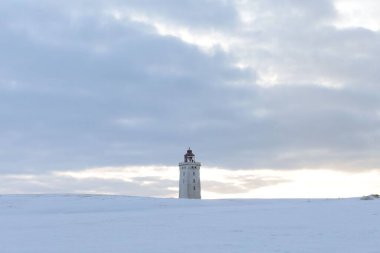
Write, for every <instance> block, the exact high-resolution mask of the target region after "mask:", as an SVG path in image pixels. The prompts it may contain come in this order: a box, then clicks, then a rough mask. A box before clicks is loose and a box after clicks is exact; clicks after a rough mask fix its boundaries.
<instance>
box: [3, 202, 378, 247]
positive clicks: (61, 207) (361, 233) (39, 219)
mask: <svg viewBox="0 0 380 253" xmlns="http://www.w3.org/2000/svg"><path fill="white" fill-rule="evenodd" d="M0 252H1V253H16V252H17V253H21V252H23V253H45V252H46V253H58V252H59V253H131V252H133V253H134V252H179V253H180V252H189V253H200V252H207V253H212V252H218V253H220V252H258V253H271V252H289V253H295V252H300V253H307V252H318V253H321V252H324V253H327V252H331V253H350V252H352V253H379V252H380V200H368V201H363V200H359V199H335V200H236V199H235V200H178V199H155V198H137V197H125V196H94V195H13V196H12V195H3V196H0Z"/></svg>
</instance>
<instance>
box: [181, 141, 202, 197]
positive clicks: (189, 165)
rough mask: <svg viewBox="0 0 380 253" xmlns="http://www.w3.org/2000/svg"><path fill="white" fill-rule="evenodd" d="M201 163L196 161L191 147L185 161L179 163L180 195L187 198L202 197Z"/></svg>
mask: <svg viewBox="0 0 380 253" xmlns="http://www.w3.org/2000/svg"><path fill="white" fill-rule="evenodd" d="M200 168H201V163H200V162H196V161H195V155H194V154H193V151H192V150H191V149H190V148H189V149H188V150H187V152H186V154H185V156H184V161H183V162H181V163H179V197H180V198H185V199H200V198H201V178H200V173H199V169H200Z"/></svg>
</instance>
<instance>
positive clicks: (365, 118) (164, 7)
mask: <svg viewBox="0 0 380 253" xmlns="http://www.w3.org/2000/svg"><path fill="white" fill-rule="evenodd" d="M184 10H186V11H184ZM209 10H213V11H209ZM340 11H341V10H340V9H339V8H337V5H336V4H334V3H333V2H331V1H318V3H312V2H302V1H293V0H287V1H283V2H282V3H281V4H278V2H277V1H254V2H252V1H201V2H197V3H194V2H193V1H185V2H183V1H182V2H181V3H180V2H177V1H164V2H160V3H158V2H153V1H129V2H128V3H125V2H123V1H107V3H105V2H103V1H91V3H89V2H88V1H75V2H74V1H65V2H59V3H52V2H49V1H41V2H39V3H38V4H36V3H34V2H31V1H21V2H20V1H18V2H12V1H3V2H1V3H0V27H1V29H0V37H1V38H2V40H1V42H0V44H1V47H0V54H1V56H2V57H1V59H0V116H1V125H0V139H1V142H0V171H1V172H2V173H7V174H8V173H12V174H13V173H15V174H17V173H20V174H25V173H26V174H28V173H31V174H33V173H46V172H48V171H59V170H62V171H67V170H74V171H75V170H83V168H88V167H98V166H122V165H128V166H132V165H139V166H144V165H152V164H163V165H166V166H169V165H173V164H177V162H178V161H179V160H180V159H181V157H182V155H183V152H184V149H186V148H187V147H188V146H191V147H192V148H193V149H194V152H195V153H196V155H197V158H199V160H200V161H202V162H203V163H205V164H207V165H209V166H218V167H225V168H229V169H234V170H236V169H263V168H271V169H297V168H334V169H337V170H363V169H376V168H378V164H379V162H380V161H379V159H378V158H377V155H376V154H377V153H378V151H379V149H380V146H379V144H378V143H380V142H379V137H380V136H379V131H378V129H379V109H378V108H379V106H380V105H379V101H380V100H379V96H378V95H377V94H379V90H378V81H379V79H380V78H379V71H378V70H377V68H376V66H378V65H379V59H378V57H377V55H378V53H379V49H380V48H379V43H378V36H379V34H378V32H377V31H376V30H373V29H372V30H371V29H367V28H366V26H354V25H346V26H344V27H337V25H336V21H337V20H338V19H339V18H340V15H342V14H341V12H340ZM347 24H348V23H347ZM358 27H362V28H358ZM363 27H364V28H363ZM136 180H138V179H136ZM115 183H116V182H115ZM255 183H257V182H255ZM215 187H217V185H215ZM237 190H238V189H237ZM168 194H169V192H168Z"/></svg>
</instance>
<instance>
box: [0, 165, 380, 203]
mask: <svg viewBox="0 0 380 253" xmlns="http://www.w3.org/2000/svg"><path fill="white" fill-rule="evenodd" d="M0 179H1V180H2V181H3V182H4V183H3V184H2V186H1V187H0V194H7V193H89V194H123V195H136V196H155V197H173V198H175V197H177V196H178V168H177V167H168V166H130V167H104V168H92V169H86V170H79V171H56V172H52V173H48V174H39V175H28V174H24V175H11V174H10V175H1V176H0ZM94 180H95V182H96V185H95V186H94V185H93V183H94ZM201 181H202V197H203V198H206V199H219V198H338V197H353V196H362V195H365V194H368V193H374V192H376V189H378V188H379V187H380V183H379V182H380V173H379V172H378V171H375V170H374V171H367V172H362V173H344V172H339V171H334V170H307V169H304V170H283V171H276V170H269V169H262V170H235V171H232V170H228V169H220V168H207V167H205V168H201ZM52 182H54V185H53V184H52ZM115 185H117V187H115ZM30 188H33V190H30ZM158 189H161V190H158Z"/></svg>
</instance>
